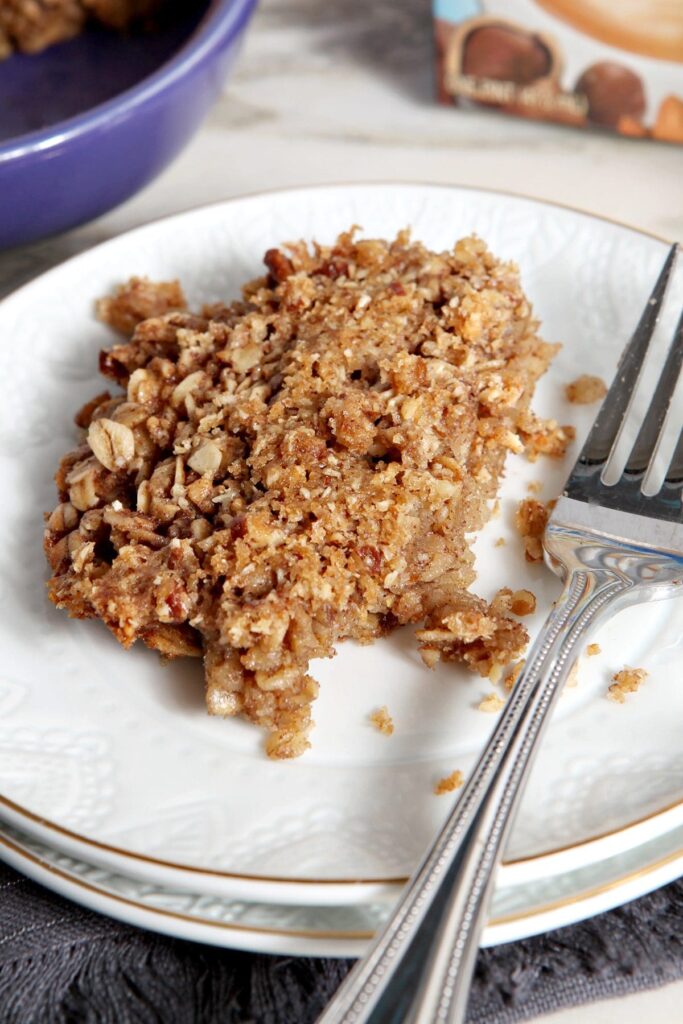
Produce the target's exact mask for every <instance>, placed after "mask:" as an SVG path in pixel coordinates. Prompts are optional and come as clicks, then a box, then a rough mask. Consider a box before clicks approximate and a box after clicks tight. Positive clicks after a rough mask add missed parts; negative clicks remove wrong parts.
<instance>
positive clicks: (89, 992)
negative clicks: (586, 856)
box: [0, 864, 683, 1024]
mask: <svg viewBox="0 0 683 1024" xmlns="http://www.w3.org/2000/svg"><path fill="white" fill-rule="evenodd" d="M349 966H350V964H349V961H345V960H331V959H326V960H322V959H306V958H303V957H284V956H260V955H258V956H257V955H252V954H249V953H237V952H234V951H232V950H226V949H216V948H214V947H211V946H201V945H197V944H194V943H189V942H181V941H179V940H175V939H169V938H165V937H162V936H159V935H154V934H152V933H151V932H146V931H141V930H139V929H137V928H132V927H129V926H127V925H123V924H119V923H117V922H115V921H110V920H108V919H107V918H105V917H100V916H99V915H98V914H94V913H90V912H89V911H87V910H83V909H81V908H80V907H77V906H75V905H74V904H71V903H68V902H67V901H66V900H63V899H61V898H60V897H58V896H55V895H53V894H52V893H51V892H48V891H47V890H46V889H43V888H42V887H41V886H38V885H34V884H33V883H32V882H30V881H28V880H27V879H24V878H22V877H21V876H20V875H18V874H16V872H14V871H12V870H11V869H10V868H8V867H6V866H5V865H2V864H0V1022H2V1024H81V1022H85V1024H313V1022H314V1021H315V1019H316V1017H317V1016H318V1014H319V1013H320V1012H321V1010H322V1009H323V1007H324V1005H325V1003H326V1001H327V1000H328V999H329V998H330V997H331V996H332V994H333V993H334V991H335V989H336V988H337V986H338V985H339V983H340V982H341V980H342V979H343V977H344V976H345V974H346V972H347V971H348V969H349ZM681 976H683V880H682V881H678V882H674V883H673V884H672V885H669V886H667V887H666V888H663V889H660V890H658V891H657V892H655V893H652V894H651V895H650V896H645V897H643V898H642V899H639V900H636V901H634V902H633V903H629V904H627V905H626V906H624V907H620V908H619V909H618V910H612V911H610V912H609V913H607V914H603V915H601V916H600V917H596V918H593V919H592V920H590V921H585V922H582V923H581V924H577V925H572V926H571V927H568V928H562V929H560V930H558V931H555V932H549V933H548V934H546V935H541V936H537V937H536V938H533V939H526V940H524V941H522V942H515V943H510V944H509V945H506V946H498V947H495V948H493V949H487V950H483V951H482V952H481V953H480V955H479V960H478V963H477V971H476V976H475V979H474V985H473V989H472V996H471V1000H470V1010H469V1017H468V1019H469V1024H513V1022H516V1021H524V1020H530V1019H531V1018H533V1017H537V1016H538V1015H539V1014H542V1013H549V1012H551V1011H552V1010H557V1009H559V1008H560V1007H563V1006H572V1005H577V1004H580V1003H587V1002H590V1001H593V1000H596V999H605V998H608V997H610V996H619V995H626V994H627V993H629V992H637V991H640V990H642V989H647V988H653V987H655V986H658V985H662V984H665V983H666V982H668V981H673V980H675V979H677V978H680V977H681Z"/></svg>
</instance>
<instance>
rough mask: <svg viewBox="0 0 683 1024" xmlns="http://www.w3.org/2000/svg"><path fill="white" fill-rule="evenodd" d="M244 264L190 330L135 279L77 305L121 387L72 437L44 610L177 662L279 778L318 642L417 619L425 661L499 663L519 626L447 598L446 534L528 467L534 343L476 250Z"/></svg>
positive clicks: (466, 527) (317, 255)
mask: <svg viewBox="0 0 683 1024" xmlns="http://www.w3.org/2000/svg"><path fill="white" fill-rule="evenodd" d="M265 263H266V266H267V268H268V274H267V276H265V277H263V278H259V279H258V280H256V281H254V282H252V283H251V284H249V285H247V286H246V287H245V289H244V295H243V299H242V300H241V301H236V302H232V303H229V304H227V305H215V306H213V307H211V308H207V309H205V310H203V311H202V312H201V313H200V314H192V313H189V312H186V311H185V310H181V309H173V308H172V307H173V306H176V305H177V306H181V305H182V304H183V302H184V300H183V297H182V293H181V292H180V289H179V287H178V286H177V285H175V284H166V285H153V284H151V283H150V282H146V281H142V280H140V279H136V280H134V281H132V282H131V283H130V284H129V285H128V286H124V287H123V288H122V289H120V290H119V292H118V293H117V295H115V296H114V297H113V298H111V299H108V300H106V301H105V302H104V303H103V304H102V305H101V306H100V310H101V314H102V315H103V316H104V317H105V318H106V319H107V320H108V321H109V322H110V323H112V324H114V325H115V326H116V327H118V328H119V329H123V330H132V337H131V338H130V339H129V340H126V341H124V342H121V343H120V344H117V345H115V346H114V347H113V348H111V349H109V350H107V351H105V352H103V353H102V355H101V368H102V372H103V373H104V375H105V376H106V377H108V378H109V379H110V381H112V383H113V384H114V385H116V387H117V389H119V388H122V389H123V393H121V392H120V391H119V390H117V393H116V394H115V395H114V396H113V397H111V396H110V395H109V393H104V394H101V395H99V396H98V397H97V398H96V399H94V400H93V401H91V402H90V403H88V404H87V405H86V406H85V407H84V409H83V410H81V413H80V414H79V416H78V417H77V422H78V424H79V425H80V426H81V427H82V428H83V430H84V431H85V436H84V438H83V442H82V443H81V445H80V446H79V447H78V448H76V449H75V450H74V451H72V452H70V453H69V454H68V455H66V456H65V458H64V459H63V460H62V464H61V466H60V468H59V471H58V473H57V476H56V480H57V487H58V491H59V504H58V506H57V508H56V509H55V510H54V512H53V513H52V514H51V515H50V517H49V519H48V525H47V531H46V537H45V549H46V552H47V556H48V559H49V561H50V564H51V566H52V571H53V577H52V579H51V581H50V596H51V599H52V600H53V601H54V602H55V604H57V605H58V606H59V607H61V608H65V609H66V610H68V612H69V613H70V614H71V615H73V616H76V617H97V618H100V619H102V621H103V622H104V623H105V624H106V625H107V626H108V627H109V629H110V630H111V631H112V633H113V634H114V636H115V637H116V638H117V639H118V640H119V641H120V642H121V643H122V644H123V645H124V646H126V647H127V646H130V644H132V643H133V642H134V641H135V640H136V639H140V640H142V641H143V642H144V643H146V644H147V645H148V646H150V647H152V648H154V649H156V650H158V651H160V652H161V653H162V654H163V655H165V656H167V657H174V656H180V655H197V656H200V655H201V656H203V658H204V666H205V675H206V700H207V705H208V709H209V711H210V712H211V713H212V714H217V715H235V714H241V715H244V716H246V717H247V718H248V719H250V720H251V721H253V722H256V723H258V724H260V725H262V726H263V727H264V728H265V729H266V730H267V732H268V738H267V742H266V748H267V751H268V753H269V755H270V756H272V757H278V758H284V757H294V756H297V755H299V754H301V753H302V752H303V750H304V749H305V748H306V747H307V746H308V738H307V736H308V731H309V727H310V724H311V711H310V706H311V702H312V701H313V700H314V698H315V696H316V694H317V691H318V685H317V683H316V682H315V680H314V678H313V677H312V676H311V675H310V674H309V662H310V661H311V659H313V658H320V657H331V656H332V655H333V654H334V644H335V643H336V642H337V641H339V640H343V639H345V638H348V637H352V638H355V639H356V640H358V641H361V642H369V641H371V640H373V639H374V638H375V637H378V636H380V635H381V634H383V633H385V632H387V631H388V630H390V629H392V628H394V627H395V626H398V625H400V624H402V623H424V626H423V628H422V629H421V630H420V631H419V632H418V634H417V635H418V639H419V642H420V649H421V651H422V655H423V657H424V660H425V661H426V662H427V664H429V665H433V664H434V663H435V662H436V661H437V660H439V659H440V658H446V659H456V660H458V661H461V662H464V663H465V664H466V665H468V666H470V667H471V668H472V669H474V670H476V671H478V672H480V673H481V674H482V675H489V676H491V677H493V675H492V673H496V674H498V675H499V674H500V672H501V669H502V667H503V666H505V665H507V664H508V663H509V662H510V661H511V660H513V659H514V658H517V657H519V655H520V654H521V652H522V650H523V648H524V646H525V643H526V641H527V633H526V630H525V629H524V627H523V626H522V624H521V623H519V622H517V621H515V620H514V619H511V618H509V617H508V615H507V614H505V611H504V610H503V609H501V608H498V607H494V606H492V605H488V604H487V603H486V602H484V601H483V600H481V599H480V598H478V597H475V596H474V595H472V594H470V593H469V592H468V590H467V588H468V586H469V585H470V583H471V582H472V580H473V575H474V574H473V570H472V565H473V556H472V554H471V552H470V548H469V540H470V539H471V538H469V536H468V535H469V534H470V533H471V532H472V531H475V530H477V529H478V528H479V527H481V525H482V524H483V523H484V522H485V521H486V519H487V518H488V516H489V514H490V512H489V508H488V504H487V503H489V502H490V499H491V498H493V497H494V496H495V493H496V489H497V483H498V479H499V477H500V474H501V471H502V468H503V463H504V460H505V457H506V455H507V453H508V452H511V451H512V452H520V451H522V450H524V448H525V446H528V447H529V448H530V450H531V451H532V452H533V453H534V454H535V453H536V452H538V451H539V450H542V449H543V448H544V444H543V443H540V442H539V438H541V437H542V436H543V425H542V424H541V423H540V421H538V420H536V418H535V417H533V416H532V414H531V413H530V412H529V409H528V405H529V401H530V398H531V394H532V391H533V388H534V385H535V382H536V380H537V378H538V377H539V376H540V375H541V374H542V373H543V372H544V370H545V369H546V367H547V365H548V363H549V361H550V359H551V358H552V356H553V354H554V351H555V347H554V346H551V345H548V344H546V343H545V342H543V341H541V340H540V339H539V337H538V335H537V324H536V321H535V320H534V318H533V316H532V313H531V309H530V307H529V304H528V302H527V300H526V298H525V296H524V294H523V292H522V290H521V288H520V284H519V278H518V274H517V270H516V268H515V267H514V266H513V265H511V264H506V263H501V262H499V261H497V260H496V259H495V258H494V257H493V256H492V255H491V254H490V253H489V252H488V250H487V249H486V246H485V245H484V243H483V242H481V241H480V240H479V239H477V238H465V239H463V240H462V241H460V242H458V243H457V244H456V245H455V247H454V248H453V250H452V251H448V252H444V253H435V252H430V251H429V250H428V249H426V248H425V247H424V246H423V245H421V244H420V243H418V242H411V241H410V239H409V236H408V234H407V232H401V233H400V234H399V235H398V236H397V238H396V239H395V240H394V241H393V242H391V243H387V242H384V241H379V240H372V239H361V240H358V239H356V238H355V236H354V233H353V232H349V233H346V234H342V235H341V236H340V237H339V238H338V240H337V242H336V243H335V244H334V245H333V246H331V247H326V246H319V245H315V244H314V245H313V246H311V247H310V248H309V247H307V246H306V245H304V244H303V243H298V244H295V245H290V246H288V247H287V248H286V251H285V250H279V249H272V250H269V251H268V253H266V257H265ZM558 431H560V432H561V428H556V426H555V425H554V424H553V425H552V426H551V440H550V441H549V442H548V443H547V444H545V448H546V449H547V450H549V451H551V452H552V453H553V454H555V453H556V447H557V443H559V441H558V437H559V434H558ZM563 436H564V435H563Z"/></svg>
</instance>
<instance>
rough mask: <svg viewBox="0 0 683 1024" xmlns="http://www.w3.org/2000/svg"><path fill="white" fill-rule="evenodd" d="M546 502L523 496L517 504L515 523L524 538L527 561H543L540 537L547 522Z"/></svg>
mask: <svg viewBox="0 0 683 1024" xmlns="http://www.w3.org/2000/svg"><path fill="white" fill-rule="evenodd" d="M548 515H549V512H548V504H545V505H544V504H543V502H541V501H537V500H536V499H535V498H524V499H523V500H522V501H520V503H519V505H518V506H517V512H516V514H515V525H516V527H517V531H518V532H519V534H520V536H521V537H523V538H524V550H525V554H526V560H527V562H542V561H543V544H542V543H541V538H542V536H543V534H544V532H545V528H546V524H547V522H548Z"/></svg>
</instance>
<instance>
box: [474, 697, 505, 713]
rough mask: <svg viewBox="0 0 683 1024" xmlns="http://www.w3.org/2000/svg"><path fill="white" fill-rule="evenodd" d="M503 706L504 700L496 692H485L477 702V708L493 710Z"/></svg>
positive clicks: (498, 709)
mask: <svg viewBox="0 0 683 1024" xmlns="http://www.w3.org/2000/svg"><path fill="white" fill-rule="evenodd" d="M504 707H505V701H504V700H503V698H502V697H501V696H499V695H498V694H497V693H487V694H486V696H485V697H483V698H482V699H481V701H480V702H479V705H478V708H477V710H479V711H489V712H495V711H500V709H501V708H504Z"/></svg>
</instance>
